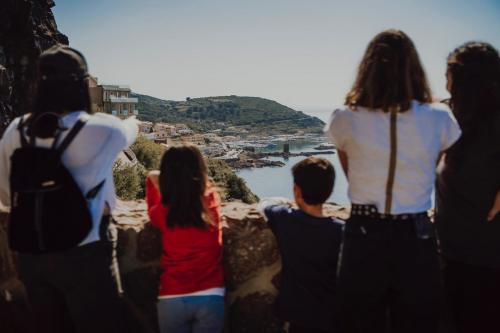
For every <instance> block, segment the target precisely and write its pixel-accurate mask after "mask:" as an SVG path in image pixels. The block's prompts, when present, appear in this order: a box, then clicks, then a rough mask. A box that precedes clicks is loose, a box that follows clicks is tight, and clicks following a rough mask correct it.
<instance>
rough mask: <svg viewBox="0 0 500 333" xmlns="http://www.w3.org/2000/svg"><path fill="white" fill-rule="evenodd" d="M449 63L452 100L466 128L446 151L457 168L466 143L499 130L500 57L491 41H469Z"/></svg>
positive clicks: (454, 52)
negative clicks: (489, 42)
mask: <svg viewBox="0 0 500 333" xmlns="http://www.w3.org/2000/svg"><path fill="white" fill-rule="evenodd" d="M447 67H448V68H447V75H448V76H449V79H450V94H451V98H450V100H449V103H450V107H451V109H452V111H453V114H454V115H455V118H456V119H457V122H458V123H459V125H460V127H461V129H462V136H461V137H460V139H458V141H457V142H456V143H455V144H454V145H453V146H452V147H451V148H450V149H449V150H448V152H447V154H446V162H447V164H448V165H449V166H450V167H451V169H456V168H458V167H459V165H460V164H461V163H460V159H461V158H462V155H463V154H462V151H463V150H464V148H465V147H466V146H468V145H471V144H472V145H474V144H475V143H476V144H477V142H476V140H477V139H478V138H479V137H481V136H482V135H485V138H488V135H489V134H492V133H494V131H495V130H498V128H497V129H495V126H496V124H498V121H499V120H498V117H499V115H500V57H499V53H498V51H497V50H496V49H495V48H494V47H493V46H491V45H490V44H488V43H482V42H474V41H473V42H467V43H465V44H463V45H462V46H460V47H458V48H456V49H455V50H453V51H452V52H451V53H450V55H449V56H448V66H447ZM495 118H497V119H495ZM480 134H481V136H480ZM486 144H487V143H486Z"/></svg>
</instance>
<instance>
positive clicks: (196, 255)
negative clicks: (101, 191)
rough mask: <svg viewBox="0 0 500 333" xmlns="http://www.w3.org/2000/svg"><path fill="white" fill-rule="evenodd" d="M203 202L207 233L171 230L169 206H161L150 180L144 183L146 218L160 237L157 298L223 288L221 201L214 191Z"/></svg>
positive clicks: (189, 229) (191, 230)
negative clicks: (161, 251)
mask: <svg viewBox="0 0 500 333" xmlns="http://www.w3.org/2000/svg"><path fill="white" fill-rule="evenodd" d="M204 199H205V207H206V209H207V213H208V214H209V215H210V217H211V221H213V226H210V227H209V228H208V229H200V228H195V227H187V228H180V227H174V228H170V227H167V225H166V221H167V215H168V206H165V205H163V204H162V203H161V194H160V192H159V190H158V188H157V187H156V186H155V185H154V184H153V183H152V182H151V180H150V179H147V181H146V201H147V205H148V214H149V217H150V219H151V223H153V225H154V226H156V227H157V228H159V229H160V231H161V235H162V245H163V254H162V257H161V267H162V268H163V272H162V275H161V280H160V293H159V296H160V297H161V296H170V295H182V294H190V293H194V292H198V291H203V290H207V289H210V288H218V287H223V285H224V273H223V270H222V229H221V221H220V220H221V219H220V199H219V196H218V194H217V192H216V191H215V190H209V191H207V194H206V195H205V198H204Z"/></svg>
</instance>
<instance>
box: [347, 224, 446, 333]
mask: <svg viewBox="0 0 500 333" xmlns="http://www.w3.org/2000/svg"><path fill="white" fill-rule="evenodd" d="M420 222H421V223H422V221H420ZM425 223H430V221H428V220H427V221H426V222H425ZM429 226H430V225H429ZM420 227H422V224H420ZM339 293H340V295H341V296H340V302H341V320H342V324H343V325H342V326H343V329H344V332H349V333H350V332H353V333H354V332H356V333H365V332H369V333H382V332H386V329H387V328H388V327H387V326H388V325H389V327H390V332H391V333H411V332H418V333H424V332H425V333H432V332H436V331H437V326H438V320H439V309H440V308H441V306H442V289H441V277H440V270H439V259H438V254H437V248H436V241H435V238H434V237H432V238H429V239H420V238H418V237H417V233H416V228H415V223H414V221H413V220H412V219H408V220H400V221H391V220H385V219H384V220H382V219H380V220H378V219H373V218H368V217H360V216H353V217H351V218H350V219H349V220H348V221H347V223H346V229H345V239H344V246H343V250H342V261H341V267H340V273H339Z"/></svg>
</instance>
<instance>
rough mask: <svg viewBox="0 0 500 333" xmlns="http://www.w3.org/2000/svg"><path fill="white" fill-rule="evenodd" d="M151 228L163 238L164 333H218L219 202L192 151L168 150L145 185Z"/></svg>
mask: <svg viewBox="0 0 500 333" xmlns="http://www.w3.org/2000/svg"><path fill="white" fill-rule="evenodd" d="M146 200H147V203H148V212H149V216H150V218H151V222H152V223H153V225H154V226H156V227H157V228H159V230H160V232H161V235H162V236H161V237H162V244H163V254H162V257H161V267H162V269H163V272H162V275H161V282H160V291H159V296H158V299H159V301H158V317H159V326H160V331H161V332H162V333H166V332H168V333H170V332H193V333H216V332H221V331H222V328H223V325H224V297H223V296H224V275H223V270H222V232H221V219H220V212H219V210H220V199H219V196H218V194H217V191H216V189H215V187H214V186H213V184H211V183H210V181H209V179H208V176H207V167H206V165H205V161H204V160H203V156H202V155H201V153H200V151H199V150H198V149H197V148H196V147H195V146H190V145H184V146H174V147H171V148H169V149H168V150H167V151H166V152H165V154H164V155H163V157H162V161H161V165H160V171H159V172H157V171H156V172H152V173H150V174H149V176H148V179H147V189H146Z"/></svg>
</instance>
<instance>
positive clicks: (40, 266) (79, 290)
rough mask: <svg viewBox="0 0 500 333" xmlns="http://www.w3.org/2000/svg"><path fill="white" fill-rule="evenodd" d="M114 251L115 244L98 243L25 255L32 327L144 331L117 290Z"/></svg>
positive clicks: (52, 332)
mask: <svg viewBox="0 0 500 333" xmlns="http://www.w3.org/2000/svg"><path fill="white" fill-rule="evenodd" d="M113 253H114V252H113V247H112V243H111V242H109V241H98V242H93V243H90V244H87V245H84V246H80V247H76V248H74V249H71V250H68V251H65V252H58V253H50V254H20V255H19V266H20V269H19V271H20V278H21V280H22V282H23V283H24V284H25V286H26V289H27V293H28V300H29V303H30V307H31V310H32V315H33V326H34V328H33V331H34V332H37V333H59V332H61V333H63V332H64V333H71V332H78V333H100V332H103V333H104V332H106V333H115V332H117V333H118V332H120V333H121V332H139V331H140V330H137V329H138V327H137V326H136V327H134V323H133V322H132V321H131V318H132V316H130V315H129V314H128V313H127V309H126V306H125V305H124V303H123V300H122V298H121V297H120V295H119V292H118V285H117V277H116V276H114V275H115V274H114V272H117V270H115V269H114V268H115V267H114V265H115V264H116V262H115V260H114V257H113V256H114V255H113ZM27 320H29V319H28V318H27Z"/></svg>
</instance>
